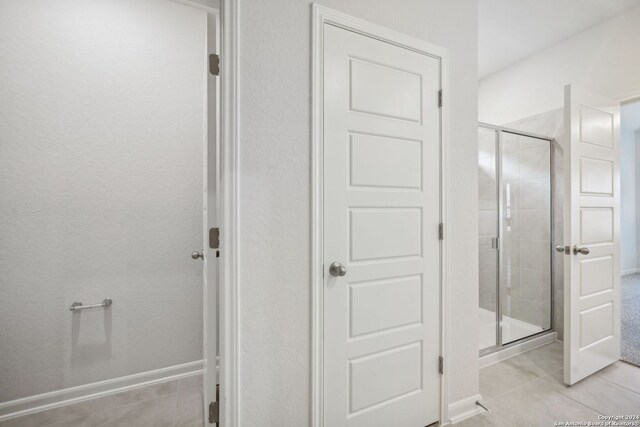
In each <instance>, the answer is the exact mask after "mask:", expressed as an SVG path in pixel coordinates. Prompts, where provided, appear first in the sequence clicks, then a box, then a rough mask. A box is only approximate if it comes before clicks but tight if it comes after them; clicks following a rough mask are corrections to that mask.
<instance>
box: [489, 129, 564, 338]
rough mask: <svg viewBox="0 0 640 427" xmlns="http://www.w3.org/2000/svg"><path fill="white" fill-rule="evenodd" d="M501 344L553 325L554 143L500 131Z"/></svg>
mask: <svg viewBox="0 0 640 427" xmlns="http://www.w3.org/2000/svg"><path fill="white" fill-rule="evenodd" d="M499 153H500V154H499V157H500V162H499V164H500V166H501V167H500V174H499V176H500V189H501V190H500V191H501V193H500V230H499V234H500V261H499V266H500V267H499V277H500V287H499V295H498V300H499V304H500V312H501V328H500V335H501V336H500V337H499V338H500V339H499V344H501V345H504V344H508V343H511V342H514V341H517V340H519V339H522V338H525V337H528V336H530V335H534V334H537V333H540V332H543V331H546V330H549V329H550V328H551V307H552V304H551V289H552V288H551V144H550V142H549V141H548V140H544V139H538V138H533V137H529V136H524V135H519V134H515V133H511V132H508V131H501V132H500V149H499Z"/></svg>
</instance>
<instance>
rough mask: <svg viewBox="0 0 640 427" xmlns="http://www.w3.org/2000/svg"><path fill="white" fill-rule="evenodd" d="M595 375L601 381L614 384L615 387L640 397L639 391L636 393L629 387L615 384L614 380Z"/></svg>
mask: <svg viewBox="0 0 640 427" xmlns="http://www.w3.org/2000/svg"><path fill="white" fill-rule="evenodd" d="M595 375H596V376H597V377H598V378H600V379H601V380H604V381H606V382H608V383H610V384H613V385H615V386H618V387H620V388H621V389H624V390H627V391H630V392H631V393H633V394H637V395H638V396H640V393H638V392H637V391H635V390H632V389H630V388H629V387H627V386H624V385H622V384H618V383H617V382H615V381H613V380H610V379H608V378H605V377H603V376H601V375H599V374H597V373H596V374H595Z"/></svg>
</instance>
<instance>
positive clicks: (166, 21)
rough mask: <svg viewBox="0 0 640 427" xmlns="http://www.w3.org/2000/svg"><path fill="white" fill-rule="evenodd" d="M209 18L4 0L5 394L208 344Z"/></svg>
mask: <svg viewBox="0 0 640 427" xmlns="http://www.w3.org/2000/svg"><path fill="white" fill-rule="evenodd" d="M205 25H206V15H205V14H204V13H203V12H202V11H198V10H196V9H192V8H189V7H186V6H184V5H180V4H177V3H173V2H168V1H157V0H95V1H90V2H89V1H85V0H57V1H55V2H51V1H47V0H25V1H13V0H0V40H2V43H0V159H2V167H1V168H0V198H1V202H0V236H2V238H1V243H0V289H2V295H1V298H0V325H1V326H0V343H1V344H0V402H2V401H7V400H11V399H15V398H19V397H24V396H29V395H33V394H37V393H43V392H47V391H52V390H56V389H61V388H64V387H70V386H75V385H79V384H84V383H89V382H93V381H98V380H104V379H108V378H113V377H118V376H123V375H128V374H133V373H137V372H142V371H148V370H152V369H157V368H161V367H166V366H170V365H175V364H180V363H185V362H190V361H194V360H199V359H201V358H202V309H201V307H202V297H201V296H202V277H201V263H200V262H194V261H193V260H191V258H190V256H189V254H190V253H191V251H192V250H194V249H196V248H200V247H201V245H202V237H201V236H202V235H201V227H202V222H201V221H202V220H201V219H202V196H201V194H202V193H201V189H202V146H203V130H202V129H203V96H204V90H203V81H204V77H203V70H204V64H205V62H204V61H205V56H204V53H205V51H204V49H205V45H204V42H205V35H206V33H205V31H206V26H205ZM106 297H110V298H112V299H113V301H114V302H113V306H112V307H111V308H110V309H109V310H106V311H105V310H95V311H92V312H83V313H82V314H72V313H71V312H70V311H69V310H68V307H69V305H70V304H71V303H72V302H73V301H82V302H84V303H96V302H100V301H102V299H103V298H106Z"/></svg>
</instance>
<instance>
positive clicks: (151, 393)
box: [0, 375, 204, 427]
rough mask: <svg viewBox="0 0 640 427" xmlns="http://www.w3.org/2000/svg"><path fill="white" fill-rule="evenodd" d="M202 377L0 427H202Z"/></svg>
mask: <svg viewBox="0 0 640 427" xmlns="http://www.w3.org/2000/svg"><path fill="white" fill-rule="evenodd" d="M203 417H204V411H203V406H202V376H201V375H198V376H192V377H188V378H183V379H180V380H174V381H169V382H165V383H161V384H156V385H152V386H148V387H142V388H138V389H135V390H130V391H125V392H122V393H117V394H112V395H109V396H104V397H100V398H98V399H92V400H87V401H85V402H80V403H76V404H74V405H68V406H63V407H60V408H54V409H50V410H47V411H42V412H37V413H34V414H30V415H26V416H23V417H19V418H13V419H9V420H6V421H2V422H0V427H36V426H37V427H45V426H47V427H134V426H135V427H165V426H166V427H192V426H193V427H196V426H197V427H202V425H203Z"/></svg>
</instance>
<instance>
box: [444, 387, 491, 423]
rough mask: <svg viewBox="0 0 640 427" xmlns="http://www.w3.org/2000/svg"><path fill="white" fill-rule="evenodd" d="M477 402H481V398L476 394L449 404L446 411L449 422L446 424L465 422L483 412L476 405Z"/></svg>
mask: <svg viewBox="0 0 640 427" xmlns="http://www.w3.org/2000/svg"><path fill="white" fill-rule="evenodd" d="M478 401H482V396H481V395H479V394H476V395H474V396H469V397H467V398H465V399H461V400H458V401H457V402H453V403H451V404H450V405H449V410H448V412H449V420H448V421H447V424H455V423H459V422H460V421H462V420H466V419H467V418H471V417H473V416H474V415H478V414H480V413H482V412H484V409H482V408H481V407H480V406H478V405H476V402H478Z"/></svg>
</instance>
